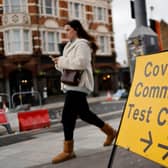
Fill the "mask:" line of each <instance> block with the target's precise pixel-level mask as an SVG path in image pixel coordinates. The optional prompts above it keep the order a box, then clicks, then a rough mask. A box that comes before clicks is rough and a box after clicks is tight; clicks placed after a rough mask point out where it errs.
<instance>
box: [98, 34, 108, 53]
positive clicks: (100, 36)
mask: <svg viewBox="0 0 168 168" xmlns="http://www.w3.org/2000/svg"><path fill="white" fill-rule="evenodd" d="M101 38H103V39H104V47H105V48H104V49H103V50H104V51H103V50H102V49H101V47H102V45H101ZM97 43H98V46H99V49H98V51H97V54H99V55H111V47H110V37H109V36H108V35H98V36H97Z"/></svg>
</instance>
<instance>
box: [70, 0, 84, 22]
mask: <svg viewBox="0 0 168 168" xmlns="http://www.w3.org/2000/svg"><path fill="white" fill-rule="evenodd" d="M69 16H70V18H73V19H82V20H84V19H85V8H84V5H83V4H81V3H77V2H70V3H69Z"/></svg>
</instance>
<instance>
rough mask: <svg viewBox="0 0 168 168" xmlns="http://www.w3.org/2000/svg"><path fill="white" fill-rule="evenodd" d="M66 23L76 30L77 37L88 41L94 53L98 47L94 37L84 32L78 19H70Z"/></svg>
mask: <svg viewBox="0 0 168 168" xmlns="http://www.w3.org/2000/svg"><path fill="white" fill-rule="evenodd" d="M66 24H67V25H70V26H71V27H72V28H73V29H74V30H75V31H76V32H77V35H78V37H79V38H83V39H86V40H88V41H89V42H90V47H91V49H92V50H93V54H95V53H96V50H97V49H98V46H97V44H96V42H95V38H94V37H93V36H91V35H90V34H89V33H87V32H86V30H85V29H84V28H83V26H82V24H81V23H80V21H79V20H71V21H69V22H67V23H66Z"/></svg>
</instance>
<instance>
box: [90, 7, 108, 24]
mask: <svg viewBox="0 0 168 168" xmlns="http://www.w3.org/2000/svg"><path fill="white" fill-rule="evenodd" d="M99 9H100V10H101V11H102V12H101V14H100V13H99ZM103 11H104V12H103ZM99 16H100V17H101V18H102V19H100V18H99ZM93 18H94V20H95V21H96V22H100V23H107V22H108V9H107V8H105V7H101V6H93Z"/></svg>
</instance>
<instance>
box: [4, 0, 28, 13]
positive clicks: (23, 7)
mask: <svg viewBox="0 0 168 168" xmlns="http://www.w3.org/2000/svg"><path fill="white" fill-rule="evenodd" d="M7 1H8V10H7V5H6V2H7ZM18 1H19V4H18V7H20V8H19V10H18V11H14V8H13V5H12V3H11V2H12V1H10V0H3V7H4V10H3V13H4V14H6V13H25V12H26V13H28V0H18Z"/></svg>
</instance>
